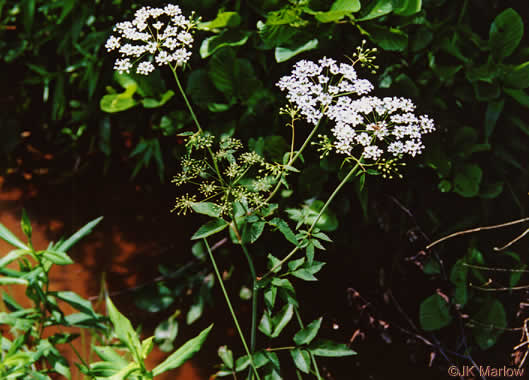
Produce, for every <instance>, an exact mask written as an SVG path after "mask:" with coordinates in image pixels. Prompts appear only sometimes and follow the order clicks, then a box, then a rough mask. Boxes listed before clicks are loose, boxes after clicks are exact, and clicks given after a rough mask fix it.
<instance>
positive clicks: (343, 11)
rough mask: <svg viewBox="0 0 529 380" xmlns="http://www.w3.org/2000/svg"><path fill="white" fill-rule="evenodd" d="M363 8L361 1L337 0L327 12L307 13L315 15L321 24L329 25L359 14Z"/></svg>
mask: <svg viewBox="0 0 529 380" xmlns="http://www.w3.org/2000/svg"><path fill="white" fill-rule="evenodd" d="M361 7H362V5H361V4H360V1H359V0H336V1H335V2H334V3H333V4H332V6H331V9H329V10H328V11H326V12H314V11H307V13H309V14H312V15H314V17H315V18H316V20H318V21H319V22H323V23H327V22H336V21H340V20H341V19H342V18H344V17H345V16H347V15H350V14H351V13H355V12H358V11H359V10H360V8H361Z"/></svg>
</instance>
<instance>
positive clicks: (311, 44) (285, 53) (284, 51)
mask: <svg viewBox="0 0 529 380" xmlns="http://www.w3.org/2000/svg"><path fill="white" fill-rule="evenodd" d="M317 47H318V39H317V38H314V39H312V40H310V41H308V42H306V43H305V44H303V45H301V46H298V47H296V48H293V49H288V48H285V47H279V46H278V47H276V49H275V53H274V56H275V59H276V62H278V63H279V62H285V61H288V60H289V59H290V58H292V57H294V56H296V55H298V54H299V53H303V52H304V51H308V50H313V49H316V48H317Z"/></svg>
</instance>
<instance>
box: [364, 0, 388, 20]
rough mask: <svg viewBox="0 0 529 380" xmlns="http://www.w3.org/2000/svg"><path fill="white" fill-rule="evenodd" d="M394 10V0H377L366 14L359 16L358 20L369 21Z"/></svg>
mask: <svg viewBox="0 0 529 380" xmlns="http://www.w3.org/2000/svg"><path fill="white" fill-rule="evenodd" d="M392 10H393V1H392V0H376V1H375V2H374V3H373V6H372V7H371V8H370V9H369V11H368V12H367V13H366V14H365V15H364V16H362V17H361V18H359V19H358V21H367V20H372V19H374V18H377V17H382V16H384V15H387V14H388V13H391V11H392Z"/></svg>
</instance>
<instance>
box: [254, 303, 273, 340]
mask: <svg viewBox="0 0 529 380" xmlns="http://www.w3.org/2000/svg"><path fill="white" fill-rule="evenodd" d="M273 328H274V326H273V322H272V317H271V316H270V312H269V311H268V310H265V311H264V312H263V316H262V317H261V320H260V321H259V326H258V329H259V331H261V332H262V333H263V334H265V335H266V336H269V337H272V330H273Z"/></svg>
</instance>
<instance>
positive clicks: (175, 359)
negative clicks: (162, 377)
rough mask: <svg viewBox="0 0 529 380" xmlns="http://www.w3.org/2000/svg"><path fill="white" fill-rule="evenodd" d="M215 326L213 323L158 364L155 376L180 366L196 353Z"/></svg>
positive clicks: (153, 371)
mask: <svg viewBox="0 0 529 380" xmlns="http://www.w3.org/2000/svg"><path fill="white" fill-rule="evenodd" d="M212 328H213V325H210V326H209V327H208V328H206V329H205V330H203V331H202V332H201V333H200V334H199V335H197V336H196V337H194V338H193V339H190V340H188V341H187V342H186V343H185V344H184V345H183V346H182V347H180V348H179V349H178V350H176V351H175V352H174V353H172V354H171V355H170V356H169V357H168V358H167V359H165V360H164V361H163V362H162V363H161V364H159V365H158V366H156V367H155V368H154V369H153V370H152V373H153V375H154V376H158V375H159V374H161V373H164V372H166V371H169V370H171V369H174V368H178V367H180V366H181V365H182V364H184V363H185V362H186V361H187V360H188V359H190V358H191V357H192V356H193V355H195V354H196V353H197V352H198V351H200V348H201V347H202V345H203V344H204V341H205V340H206V338H207V336H208V334H209V332H210V331H211V329H212Z"/></svg>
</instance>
